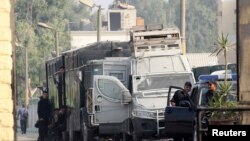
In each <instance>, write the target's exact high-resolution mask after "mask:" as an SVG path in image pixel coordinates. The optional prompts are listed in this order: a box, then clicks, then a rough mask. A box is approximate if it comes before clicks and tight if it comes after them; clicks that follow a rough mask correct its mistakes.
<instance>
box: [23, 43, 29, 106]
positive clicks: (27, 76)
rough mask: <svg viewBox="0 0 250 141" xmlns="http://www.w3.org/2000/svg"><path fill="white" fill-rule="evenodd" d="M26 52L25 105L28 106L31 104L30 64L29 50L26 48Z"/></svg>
mask: <svg viewBox="0 0 250 141" xmlns="http://www.w3.org/2000/svg"><path fill="white" fill-rule="evenodd" d="M24 50H25V105H26V106H28V104H29V82H28V81H29V74H28V71H29V69H28V68H29V62H28V49H27V47H24Z"/></svg>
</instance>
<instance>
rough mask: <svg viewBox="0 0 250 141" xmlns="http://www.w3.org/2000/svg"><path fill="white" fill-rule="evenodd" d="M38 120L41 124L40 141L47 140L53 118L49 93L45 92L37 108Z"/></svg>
mask: <svg viewBox="0 0 250 141" xmlns="http://www.w3.org/2000/svg"><path fill="white" fill-rule="evenodd" d="M37 114H38V119H39V122H40V124H39V125H40V126H39V139H38V140H39V141H46V140H47V132H48V125H49V120H50V118H51V106H50V102H49V99H48V93H47V91H43V95H42V96H41V97H40V101H39V102H38V107H37Z"/></svg>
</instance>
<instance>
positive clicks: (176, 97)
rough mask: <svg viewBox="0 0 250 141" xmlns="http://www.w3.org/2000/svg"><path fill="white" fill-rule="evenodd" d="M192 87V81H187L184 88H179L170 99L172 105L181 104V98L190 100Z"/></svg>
mask: <svg viewBox="0 0 250 141" xmlns="http://www.w3.org/2000/svg"><path fill="white" fill-rule="evenodd" d="M191 89H192V83H191V82H186V83H185V84H184V89H183V90H177V91H176V92H175V93H174V96H173V98H172V99H171V100H170V102H171V105H172V106H180V104H179V103H180V101H181V100H187V101H189V94H188V93H189V92H190V91H191Z"/></svg>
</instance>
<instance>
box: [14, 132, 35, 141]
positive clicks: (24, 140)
mask: <svg viewBox="0 0 250 141" xmlns="http://www.w3.org/2000/svg"><path fill="white" fill-rule="evenodd" d="M37 138H38V133H37V132H27V133H26V134H21V133H20V132H18V133H17V141H37Z"/></svg>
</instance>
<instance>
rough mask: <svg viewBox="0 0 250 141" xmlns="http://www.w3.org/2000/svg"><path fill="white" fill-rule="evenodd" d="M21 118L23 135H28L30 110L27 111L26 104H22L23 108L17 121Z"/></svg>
mask: <svg viewBox="0 0 250 141" xmlns="http://www.w3.org/2000/svg"><path fill="white" fill-rule="evenodd" d="M19 118H20V125H21V131H22V134H26V128H27V119H28V110H27V109H26V107H25V105H24V104H22V107H21V108H20V109H19V110H18V112H17V119H19Z"/></svg>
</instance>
